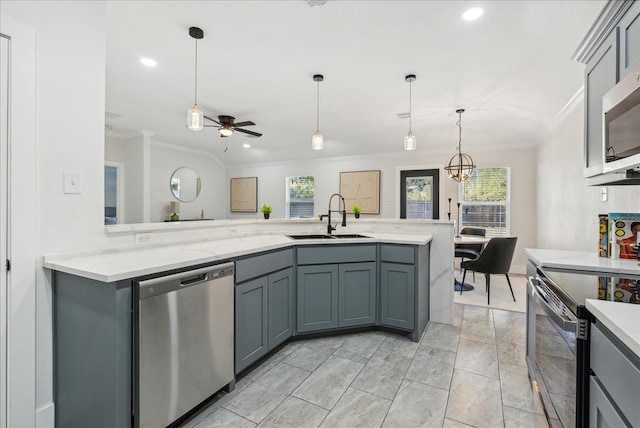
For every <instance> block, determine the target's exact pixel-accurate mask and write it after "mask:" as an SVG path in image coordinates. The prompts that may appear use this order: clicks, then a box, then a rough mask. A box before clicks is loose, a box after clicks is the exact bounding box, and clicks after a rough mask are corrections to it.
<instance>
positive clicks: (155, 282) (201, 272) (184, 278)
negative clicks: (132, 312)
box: [136, 262, 234, 300]
mask: <svg viewBox="0 0 640 428" xmlns="http://www.w3.org/2000/svg"><path fill="white" fill-rule="evenodd" d="M233 274H234V264H233V262H229V263H223V264H220V265H214V266H208V267H204V268H200V269H194V270H189V271H186V272H180V273H174V274H171V275H167V276H161V277H159V278H153V279H147V280H144V281H136V285H137V287H138V297H139V299H140V300H143V299H148V298H150V297H153V296H157V295H159V294H165V293H170V292H172V291H176V290H180V289H182V288H187V287H191V286H194V285H197V284H201V283H203V282H207V281H212V280H216V279H219V278H224V277H227V276H233Z"/></svg>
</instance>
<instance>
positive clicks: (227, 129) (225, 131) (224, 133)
mask: <svg viewBox="0 0 640 428" xmlns="http://www.w3.org/2000/svg"><path fill="white" fill-rule="evenodd" d="M231 134H233V129H231V128H230V127H229V126H227V125H224V126H223V127H222V128H220V135H221V136H223V137H229V136H231Z"/></svg>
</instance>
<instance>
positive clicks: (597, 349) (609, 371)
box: [589, 321, 640, 427]
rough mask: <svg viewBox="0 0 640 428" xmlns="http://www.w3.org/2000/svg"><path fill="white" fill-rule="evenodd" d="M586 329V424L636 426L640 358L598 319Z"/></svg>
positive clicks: (638, 423) (639, 412) (639, 421)
mask: <svg viewBox="0 0 640 428" xmlns="http://www.w3.org/2000/svg"><path fill="white" fill-rule="evenodd" d="M590 330H591V331H590V337H591V341H590V354H591V363H590V367H591V371H592V373H593V374H592V376H591V377H590V379H589V387H590V389H589V426H591V427H637V426H640V407H639V406H638V391H640V358H638V356H637V355H635V354H634V353H633V352H632V351H631V350H630V349H629V348H627V347H626V346H625V345H624V344H623V343H622V342H621V341H620V340H619V339H618V338H616V337H615V336H614V335H613V333H611V332H610V331H609V330H607V329H606V328H605V327H603V326H602V325H601V324H600V323H599V322H598V321H596V322H595V323H592V324H591V329H590Z"/></svg>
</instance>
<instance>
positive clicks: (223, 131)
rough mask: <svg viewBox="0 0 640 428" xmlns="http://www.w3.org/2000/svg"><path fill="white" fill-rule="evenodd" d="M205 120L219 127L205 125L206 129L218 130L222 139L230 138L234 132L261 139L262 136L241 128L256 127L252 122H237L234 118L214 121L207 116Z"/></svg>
mask: <svg viewBox="0 0 640 428" xmlns="http://www.w3.org/2000/svg"><path fill="white" fill-rule="evenodd" d="M204 118H205V119H207V120H209V121H211V122H214V123H216V124H217V125H204V126H205V127H210V128H214V127H215V128H218V131H219V132H220V137H222V138H226V137H229V136H230V135H231V134H233V132H234V131H238V132H242V133H244V134H249V135H252V136H254V137H261V136H262V134H260V133H259V132H253V131H249V130H247V129H242V128H241V126H253V125H255V123H253V122H251V121H250V120H248V121H245V122H237V123H236V122H235V120H236V118H235V117H233V116H224V115H221V116H218V120H216V119H213V118H211V117H209V116H207V115H205V116H204Z"/></svg>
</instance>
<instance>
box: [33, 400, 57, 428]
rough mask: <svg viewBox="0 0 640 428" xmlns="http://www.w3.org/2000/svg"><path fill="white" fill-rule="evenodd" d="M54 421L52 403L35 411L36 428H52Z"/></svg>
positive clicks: (54, 412)
mask: <svg viewBox="0 0 640 428" xmlns="http://www.w3.org/2000/svg"><path fill="white" fill-rule="evenodd" d="M55 421H56V411H55V406H54V405H53V403H49V404H47V405H45V406H43V407H40V408H39V409H38V410H36V428H53V427H54V426H55Z"/></svg>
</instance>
